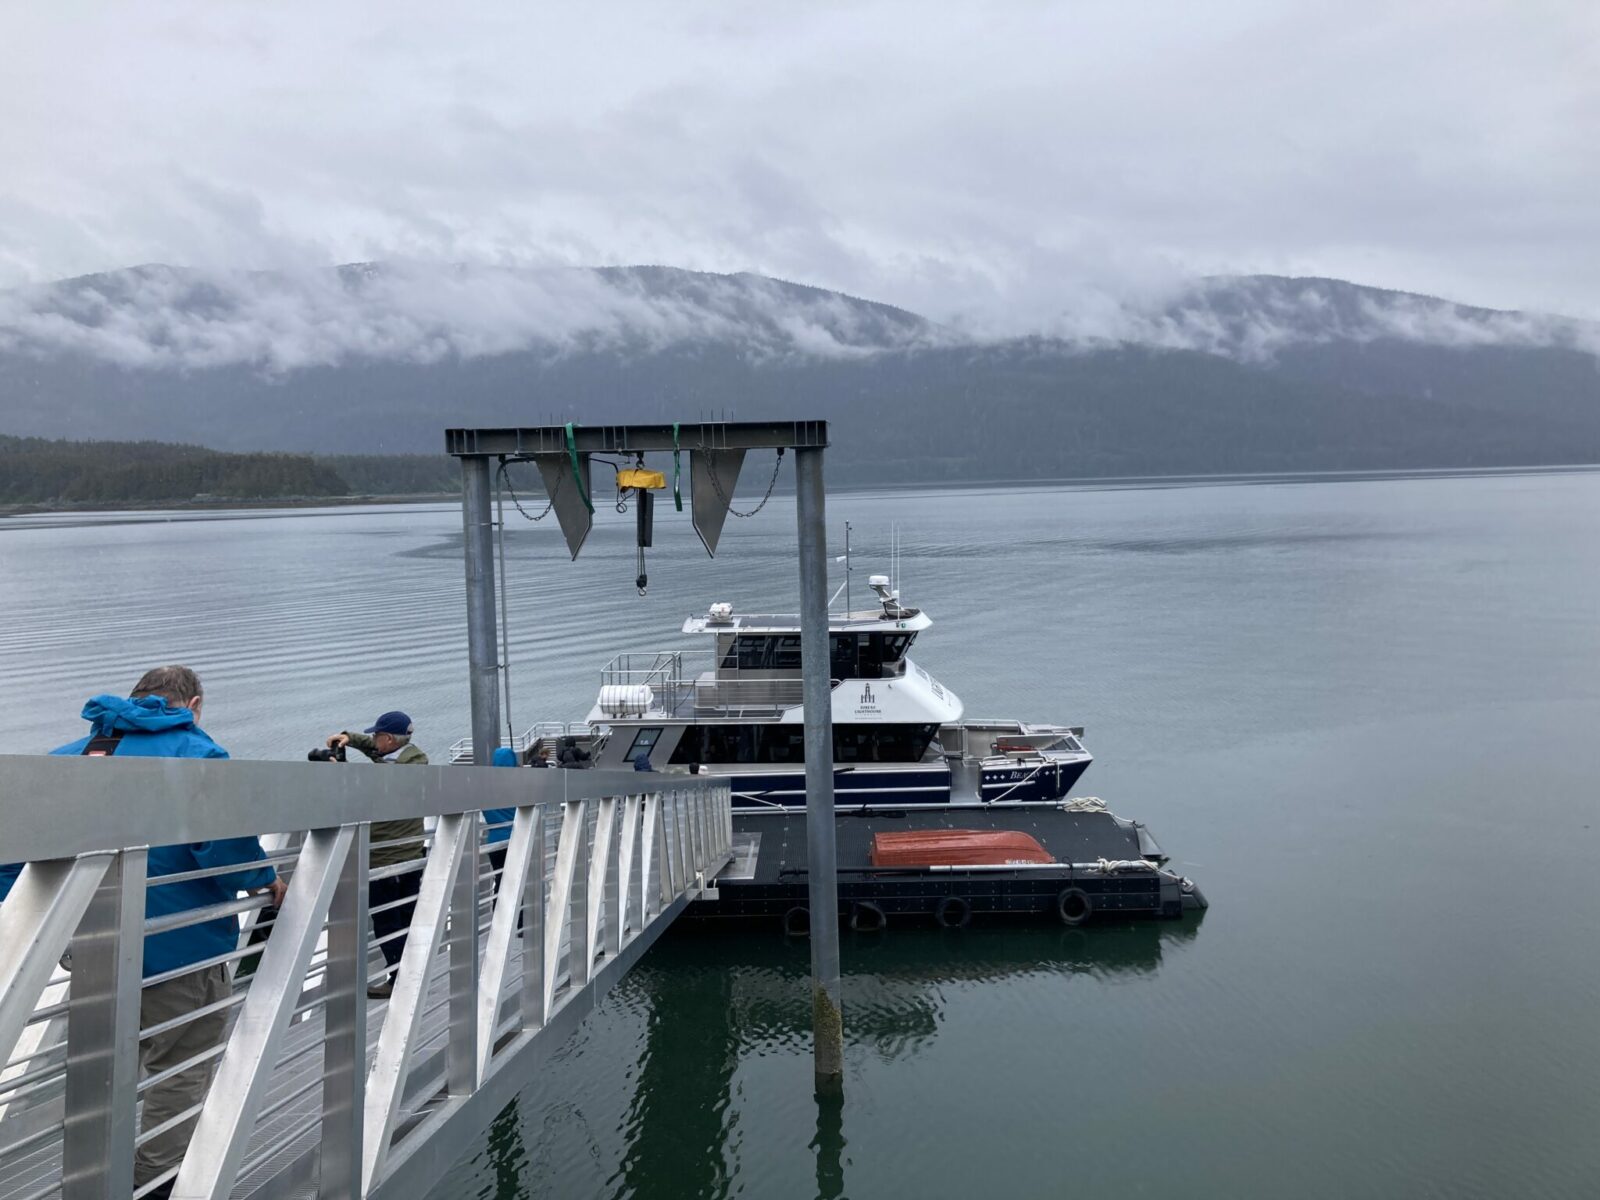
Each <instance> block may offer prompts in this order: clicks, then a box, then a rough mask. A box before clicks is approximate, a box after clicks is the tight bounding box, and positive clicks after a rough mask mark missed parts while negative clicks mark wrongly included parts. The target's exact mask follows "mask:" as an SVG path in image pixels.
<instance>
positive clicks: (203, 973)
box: [51, 666, 286, 1200]
mask: <svg viewBox="0 0 1600 1200" xmlns="http://www.w3.org/2000/svg"><path fill="white" fill-rule="evenodd" d="M204 701H205V696H204V692H203V691H202V689H201V687H200V678H199V676H197V675H196V674H195V673H194V672H193V671H191V670H190V669H189V668H188V667H181V666H171V667H157V668H155V669H154V670H151V671H146V672H145V674H144V676H143V678H141V679H140V680H139V682H138V684H137V685H135V687H134V689H133V692H132V693H131V694H130V695H129V696H128V697H127V698H123V697H121V696H111V695H104V696H95V697H93V698H92V699H91V700H89V702H88V703H87V704H85V705H84V706H83V718H84V720H86V721H88V722H89V723H90V731H89V734H88V736H87V737H82V738H79V739H78V740H77V741H75V742H69V743H67V744H66V745H65V746H60V747H58V748H57V749H55V750H52V751H51V753H52V754H77V755H91V756H103V757H109V758H227V757H228V752H227V751H226V750H224V749H223V748H222V747H221V746H219V745H217V743H216V742H214V741H212V739H211V736H210V735H209V734H207V733H206V732H205V730H203V729H201V728H200V725H199V721H200V710H201V707H202V705H203V704H204ZM265 858H266V855H265V854H264V853H263V851H262V849H261V843H260V842H259V841H257V840H256V839H255V838H253V837H237V838H225V839H222V840H220V841H214V842H188V843H185V844H182V845H175V846H153V847H151V849H150V852H149V859H148V866H147V871H148V874H149V876H150V886H149V890H148V891H146V893H145V919H146V920H149V919H150V918H152V917H161V916H166V915H168V914H171V913H179V912H185V911H187V910H190V909H196V908H205V907H209V906H210V905H214V904H223V903H226V902H228V901H231V900H233V899H235V898H236V897H237V896H238V895H239V893H240V892H264V893H269V894H270V895H271V897H272V902H273V903H274V904H281V903H282V901H283V898H284V893H285V891H286V889H285V887H284V885H283V883H282V882H281V881H280V880H279V879H278V877H277V874H276V872H274V871H273V869H272V867H271V866H270V865H267V864H266V863H264V861H263V860H264V859H265ZM216 867H235V868H237V869H235V870H230V871H223V872H221V873H220V874H215V875H207V876H205V877H204V878H201V879H188V880H183V881H181V882H178V883H168V884H163V883H161V881H160V877H161V876H163V875H176V874H180V873H187V872H191V871H198V870H202V869H206V868H216ZM238 945H239V922H238V919H237V918H236V917H218V918H216V919H214V920H210V921H199V922H196V923H195V924H192V925H184V926H181V927H180V928H177V929H171V930H168V931H167V932H165V933H158V934H154V935H152V936H150V937H146V938H145V939H144V979H145V985H144V990H143V992H142V993H141V995H140V1004H139V1026H140V1028H142V1029H149V1028H150V1027H151V1026H154V1025H158V1024H161V1023H163V1022H167V1021H171V1020H174V1019H175V1018H178V1017H181V1016H185V1015H187V1014H189V1013H193V1012H196V1011H198V1010H200V1009H202V1008H205V1007H207V1006H208V1005H214V1004H217V1003H219V1002H220V1001H222V1000H225V999H227V998H228V996H230V995H231V994H232V992H233V982H232V976H231V973H230V970H229V963H228V962H215V961H212V960H215V959H217V958H219V957H222V956H224V955H227V954H231V953H232V952H233V951H234V950H236V949H237V948H238ZM175 973H176V974H175ZM228 1011H229V1010H228V1009H227V1008H222V1009H220V1010H219V1011H214V1012H209V1013H206V1014H205V1015H204V1016H201V1017H197V1018H195V1019H194V1020H191V1021H189V1022H187V1023H185V1024H182V1025H179V1026H178V1027H177V1028H175V1029H169V1030H166V1031H164V1032H161V1033H157V1034H155V1035H153V1036H151V1037H149V1038H146V1039H145V1040H144V1041H143V1042H141V1043H140V1044H139V1068H140V1071H141V1072H142V1073H143V1074H144V1075H153V1074H155V1073H157V1072H160V1071H164V1070H167V1069H168V1068H170V1067H173V1066H175V1065H177V1064H178V1063H181V1062H183V1061H185V1060H187V1059H190V1058H193V1057H194V1056H195V1055H196V1054H199V1053H201V1052H202V1051H204V1050H207V1049H210V1048H211V1047H213V1046H216V1045H218V1044H219V1043H220V1042H221V1041H222V1039H223V1037H224V1035H225V1034H226V1033H227V1028H228ZM216 1061H217V1060H216V1059H215V1058H213V1059H209V1060H207V1061H206V1062H204V1063H200V1064H197V1065H196V1066H193V1067H190V1068H189V1069H188V1070H186V1071H180V1072H179V1073H178V1074H176V1075H174V1076H173V1077H171V1078H169V1079H166V1080H163V1081H162V1082H161V1083H159V1084H157V1085H155V1086H154V1087H152V1088H150V1089H148V1090H147V1091H146V1092H145V1094H144V1118H143V1125H144V1128H146V1129H154V1128H155V1127H156V1126H158V1125H161V1124H162V1123H164V1122H166V1121H169V1120H171V1119H173V1118H174V1117H176V1116H177V1115H178V1114H179V1113H181V1112H183V1111H184V1110H185V1109H187V1108H190V1107H191V1106H193V1105H195V1104H198V1103H199V1102H200V1100H201V1099H202V1098H203V1097H204V1096H205V1093H206V1089H207V1087H208V1086H209V1085H210V1081H211V1072H212V1069H213V1068H214V1067H215V1065H216ZM190 1124H191V1122H182V1123H180V1124H179V1125H178V1126H177V1127H176V1128H173V1129H170V1130H167V1131H166V1132H165V1133H163V1134H160V1135H159V1136H157V1137H155V1138H152V1139H151V1140H150V1141H148V1142H146V1143H145V1144H144V1145H142V1146H140V1147H139V1148H138V1150H137V1151H136V1154H135V1158H134V1181H135V1186H136V1187H143V1186H144V1185H145V1184H147V1183H149V1182H150V1181H152V1180H154V1179H157V1178H159V1177H160V1176H161V1175H163V1174H165V1173H166V1172H168V1171H170V1170H172V1169H173V1168H174V1167H176V1166H177V1165H178V1164H179V1163H180V1162H182V1161H183V1155H184V1151H185V1150H186V1149H187V1147H188V1144H189V1134H190V1128H189V1127H190ZM171 1190H172V1183H171V1181H168V1182H166V1183H164V1184H162V1185H161V1186H160V1187H159V1188H157V1189H156V1190H154V1191H153V1192H150V1193H149V1195H151V1196H154V1197H157V1198H158V1200H159V1198H161V1197H165V1196H166V1195H168V1194H169V1193H170V1192H171Z"/></svg>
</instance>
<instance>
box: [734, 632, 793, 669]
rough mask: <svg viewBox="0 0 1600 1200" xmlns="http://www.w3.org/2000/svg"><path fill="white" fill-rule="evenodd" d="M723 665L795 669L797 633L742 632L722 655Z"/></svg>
mask: <svg viewBox="0 0 1600 1200" xmlns="http://www.w3.org/2000/svg"><path fill="white" fill-rule="evenodd" d="M722 665H723V666H724V667H737V668H738V669H739V670H741V671H798V670H799V669H800V635H799V634H798V633H785V634H780V635H777V636H769V635H765V634H761V635H758V634H750V633H742V634H740V635H739V636H738V638H736V639H735V640H734V643H733V645H732V646H730V647H729V648H728V652H727V653H726V654H724V655H723V656H722Z"/></svg>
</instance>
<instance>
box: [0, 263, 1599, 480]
mask: <svg viewBox="0 0 1600 1200" xmlns="http://www.w3.org/2000/svg"><path fill="white" fill-rule="evenodd" d="M1597 356H1600V325H1596V324H1593V323H1586V322H1581V321H1576V320H1571V319H1568V318H1563V317H1558V316H1547V315H1540V314H1529V313H1516V312H1499V311H1493V310H1488V309H1480V308H1469V307H1465V306H1461V305H1456V304H1452V303H1450V302H1448V301H1445V300H1439V299H1435V298H1432V297H1426V296H1417V295H1410V294H1406V293H1401V292H1392V291H1384V290H1380V289H1376V288H1370V287H1362V286H1358V285H1355V284H1351V283H1345V282H1342V281H1339V280H1331V279H1288V278H1282V277H1277V276H1240V277H1216V278H1209V279H1204V280H1198V281H1195V282H1193V283H1190V284H1188V285H1186V286H1184V287H1182V288H1179V289H1177V290H1175V291H1172V292H1170V293H1168V294H1165V295H1160V296H1153V297H1148V298H1145V299H1143V300H1140V301H1137V302H1133V301H1117V302H1107V301H1105V300H1103V299H1102V300H1100V301H1098V302H1096V303H1093V304H1086V305H1085V306H1084V308H1083V309H1082V310H1081V311H1075V312H1069V313H1065V314H1060V315H1058V316H1057V317H1055V318H1053V319H1052V320H1051V322H1050V323H1049V324H1048V325H1047V326H1046V327H1045V328H1044V329H1042V330H1040V331H1037V332H1032V333H1029V334H1027V335H1023V336H1018V335H1015V334H1002V333H996V332H993V331H982V332H980V331H975V330H972V329H967V328H962V327H957V326H953V325H948V324H940V323H936V322H933V321H930V320H926V319H924V318H922V317H920V316H918V315H916V314H914V313H910V312H906V311H904V310H902V309H898V308H894V307H892V306H889V305H885V304H879V303H874V302H872V301H869V300H862V299H857V298H854V297H850V296H845V295H841V294H839V293H836V292H829V291H825V290H822V289H818V288H812V287H806V286H803V285H800V284H795V283H787V282H783V281H779V280H775V279H769V278H765V277H762V276H759V275H750V274H739V275H710V274H703V273H696V272H690V271H682V270H677V269H674V268H668V267H630V268H606V269H599V270H580V269H560V270H516V269H496V268H476V267H475V268H439V267H423V266H414V265H408V264H388V263H385V264H363V265H356V266H348V267H343V268H339V269H337V270H320V271H302V272H293V273H268V272H214V271H207V272H201V271H194V270H187V269H182V268H174V267H164V266H147V267H138V268H133V269H130V270H125V271H118V272H112V273H107V274H102V275H94V276H86V277H82V278H78V279H71V280H65V281H62V282H59V283H55V284H49V285H43V286H37V287H31V288H25V289H17V290H14V291H10V292H0V433H5V434H20V435H31V436H41V437H63V438H108V439H140V438H149V439H161V440H167V441H188V442H196V443H199V444H203V445H207V446H213V447H217V448H221V449H228V450H263V449H273V450H316V451H321V452H324V453H335V452H337V453H361V452H388V453H397V452H416V451H424V452H426V451H434V450H437V449H439V448H440V447H441V445H442V441H443V438H442V431H443V429H444V428H445V427H447V426H454V425H475V424H483V425H487V424H538V423H543V422H545V421H546V420H549V419H552V418H553V419H556V420H577V421H580V422H600V421H616V420H661V419H665V420H672V419H686V420H694V419H698V418H701V417H703V416H706V415H709V414H714V413H721V412H723V411H724V410H728V411H730V412H731V414H732V415H733V416H734V417H736V418H739V419H757V418H762V417H768V416H780V417H789V416H797V417H812V416H821V417H826V418H828V419H829V420H830V421H832V422H834V435H833V436H834V445H835V453H833V454H832V455H831V456H830V476H831V477H833V478H835V479H853V480H865V479H872V478H877V479H885V480H891V479H893V480H906V479H937V478H957V477H964V478H1007V477H1027V478H1038V477H1063V476H1082V475H1120V474H1163V473H1206V472H1232V471H1278V470H1340V469H1362V468H1405V467H1460V466H1488V465H1507V464H1524V463H1526V464H1533V463H1558V462H1593V461H1600V369H1597V363H1600V357H1597Z"/></svg>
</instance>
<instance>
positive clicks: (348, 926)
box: [318, 824, 371, 1200]
mask: <svg viewBox="0 0 1600 1200" xmlns="http://www.w3.org/2000/svg"><path fill="white" fill-rule="evenodd" d="M370 841H371V831H370V829H369V827H368V826H367V825H364V824H362V825H356V826H354V836H353V837H352V839H351V842H350V852H349V853H348V854H347V855H345V860H344V865H343V866H342V867H341V868H340V872H339V885H338V889H337V890H336V891H335V892H334V893H333V906H332V907H331V908H329V910H328V965H327V985H326V986H327V994H328V1004H327V1008H326V1010H325V1012H324V1033H323V1043H322V1056H323V1059H322V1061H323V1068H322V1165H321V1180H320V1183H319V1191H318V1195H319V1196H320V1197H322V1200H358V1197H360V1195H361V1135H362V1128H361V1126H362V1122H363V1120H364V1119H365V1114H366V1107H367V971H368V967H367V853H368V846H369V843H370Z"/></svg>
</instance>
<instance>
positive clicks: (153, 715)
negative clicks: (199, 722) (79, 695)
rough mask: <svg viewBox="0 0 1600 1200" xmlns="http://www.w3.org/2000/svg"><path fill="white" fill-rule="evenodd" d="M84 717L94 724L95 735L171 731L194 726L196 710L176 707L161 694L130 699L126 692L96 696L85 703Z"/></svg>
mask: <svg viewBox="0 0 1600 1200" xmlns="http://www.w3.org/2000/svg"><path fill="white" fill-rule="evenodd" d="M83 719H84V720H85V721H88V722H89V723H90V724H92V725H93V726H94V735H93V736H95V737H105V736H106V735H107V734H111V733H115V732H116V731H117V730H119V729H120V730H122V732H124V733H168V732H171V731H172V730H174V729H192V728H193V727H194V713H192V712H190V711H189V710H188V709H187V708H173V707H172V706H171V705H170V704H168V703H167V701H166V699H165V697H162V696H145V697H144V698H143V699H140V700H129V699H127V698H125V697H123V696H94V697H91V698H90V699H89V701H88V702H87V703H86V704H85V705H84V706H83Z"/></svg>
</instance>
